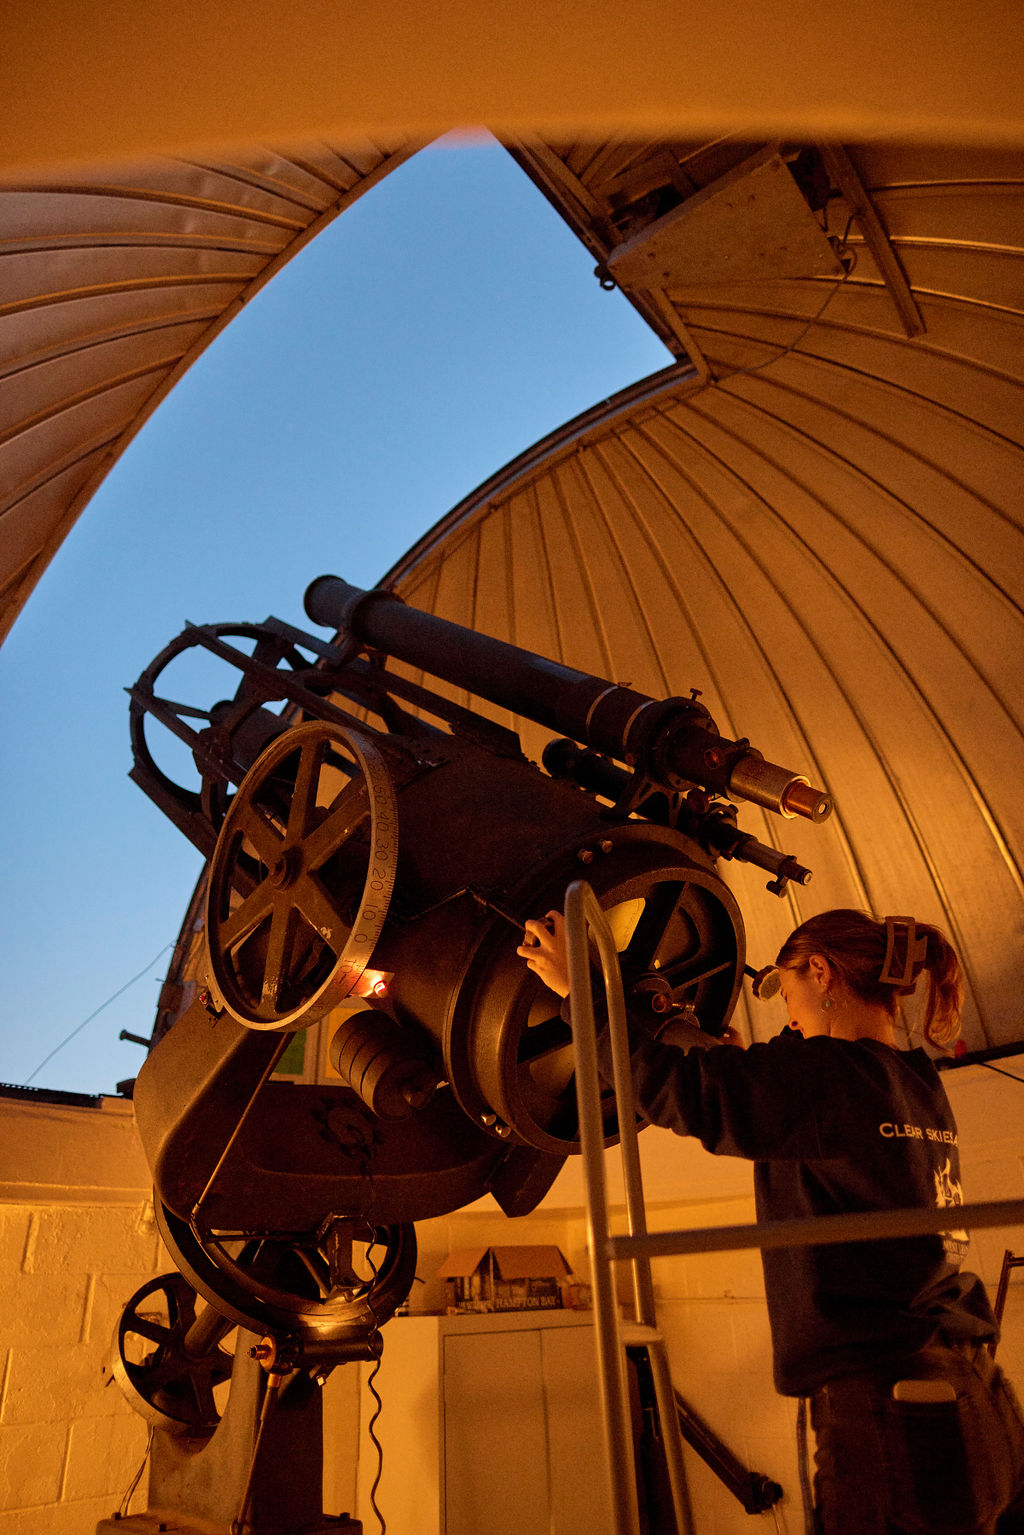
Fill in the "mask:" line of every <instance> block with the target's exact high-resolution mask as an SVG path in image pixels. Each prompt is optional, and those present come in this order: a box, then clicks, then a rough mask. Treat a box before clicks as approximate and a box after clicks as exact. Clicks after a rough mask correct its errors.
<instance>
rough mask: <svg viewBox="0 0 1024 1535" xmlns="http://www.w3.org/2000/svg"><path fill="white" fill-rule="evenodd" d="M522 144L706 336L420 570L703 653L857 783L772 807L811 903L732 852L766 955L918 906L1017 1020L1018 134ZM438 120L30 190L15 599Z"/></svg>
mask: <svg viewBox="0 0 1024 1535" xmlns="http://www.w3.org/2000/svg"><path fill="white" fill-rule="evenodd" d="M510 148H511V150H512V152H513V153H514V155H515V156H516V158H517V160H518V161H519V163H520V164H521V165H522V167H523V168H524V170H525V171H526V172H527V173H528V174H529V175H530V176H532V177H533V178H534V180H535V181H536V182H537V184H538V185H539V186H541V188H542V189H543V190H544V191H545V193H546V195H547V196H548V197H549V198H550V199H551V201H552V202H553V203H554V204H555V206H556V207H557V208H558V210H559V212H560V213H561V214H562V215H563V217H564V218H565V219H566V221H567V222H568V223H569V225H570V227H572V228H573V229H574V230H575V231H576V232H577V233H578V234H579V236H580V237H581V238H582V239H583V240H585V241H586V243H587V244H588V246H589V248H590V249H591V250H592V252H593V254H594V257H595V260H596V262H597V263H598V264H599V266H600V267H601V268H603V269H605V270H606V273H607V280H609V281H611V280H614V281H616V282H617V283H618V284H619V286H620V287H621V288H622V289H623V291H624V292H625V293H626V294H627V296H628V297H630V298H631V299H632V301H633V302H634V303H635V305H636V306H637V308H638V310H639V311H640V312H641V313H642V314H643V315H645V317H646V318H647V319H648V321H649V322H650V323H651V325H652V326H653V327H654V328H655V329H656V330H657V331H658V333H659V334H660V335H661V336H662V337H663V338H664V339H665V340H666V341H667V342H668V344H669V345H670V347H672V349H673V350H674V351H675V353H676V355H677V356H679V357H680V365H679V367H678V368H676V369H674V370H670V372H669V373H667V374H665V375H661V376H659V377H658V378H657V379H654V380H651V381H648V382H647V383H646V384H643V385H638V386H635V387H634V388H633V389H631V390H629V391H627V392H626V393H625V394H624V395H623V396H620V397H619V399H618V400H616V401H612V402H610V403H609V404H608V405H607V406H605V407H602V408H600V409H598V410H595V411H594V412H592V413H591V414H590V415H589V416H588V417H586V418H583V419H582V420H580V421H579V422H576V423H572V424H570V426H569V427H566V428H563V429H562V430H561V431H559V432H556V433H555V434H554V435H553V437H552V438H551V439H549V440H548V441H547V442H546V443H544V444H541V445H539V446H538V448H536V449H534V450H533V451H532V452H531V453H529V454H527V455H524V457H523V459H522V460H520V461H519V462H518V463H516V464H513V465H511V466H510V467H509V468H508V469H507V470H505V471H503V472H502V473H500V474H498V475H496V476H495V478H494V479H493V480H492V481H491V482H490V483H489V484H488V485H485V486H484V487H483V488H482V489H481V490H480V491H479V492H478V493H476V494H475V495H473V496H471V497H469V498H468V499H467V500H466V502H465V503H464V504H463V505H461V506H460V507H458V508H456V509H455V511H453V512H452V513H451V514H450V515H449V517H448V518H446V519H445V520H444V521H443V522H442V523H441V524H440V525H439V527H438V528H437V529H435V530H434V532H433V533H432V534H430V535H429V536H428V537H427V538H425V539H424V540H423V541H422V542H421V543H420V545H418V546H417V548H416V549H414V550H413V551H412V552H411V553H410V555H409V556H407V558H406V559H405V560H404V561H403V562H402V563H401V564H400V566H399V567H398V568H397V569H396V570H395V571H394V572H393V573H392V578H391V579H392V580H393V582H394V584H395V585H396V586H397V589H398V590H399V591H400V592H401V593H402V595H403V596H405V597H406V598H407V600H408V601H410V602H411V603H413V604H414V605H416V606H419V607H423V608H426V609H428V610H430V611H434V612H437V613H440V614H442V615H444V616H447V617H451V618H454V619H456V620H458V621H459V622H462V623H468V624H470V625H472V626H474V627H476V628H479V629H481V630H484V631H486V632H489V633H492V634H495V635H498V636H500V637H507V638H510V639H512V640H513V641H514V642H515V643H517V644H519V645H524V646H526V647H528V648H531V649H536V650H538V651H540V652H542V653H545V654H550V655H552V656H556V657H559V658H561V659H564V660H566V661H568V662H569V663H571V664H572V665H575V666H580V667H583V668H585V669H587V670H591V671H595V672H598V673H601V674H603V675H606V676H608V677H609V678H611V679H614V680H616V681H622V682H628V683H631V684H632V685H633V686H634V687H637V688H640V689H642V690H644V691H649V692H652V693H656V694H664V693H670V692H686V691H688V690H689V689H690V688H691V687H698V688H701V689H702V690H703V693H704V698H705V702H707V704H708V705H709V707H710V709H711V711H712V713H713V714H714V715H715V716H716V718H717V721H718V724H719V726H720V728H721V729H722V730H723V731H724V732H725V733H727V734H738V735H746V736H749V737H750V738H751V740H752V741H753V742H754V744H755V745H757V746H758V747H759V748H760V749H761V750H762V751H764V753H765V754H766V755H767V756H769V757H771V758H773V759H774V760H776V761H779V762H782V763H784V764H785V765H787V766H791V767H794V768H797V769H799V770H803V771H806V772H807V773H808V775H809V776H810V777H811V778H812V779H814V780H816V781H818V782H821V783H823V784H825V785H826V786H827V787H828V788H829V789H830V790H831V791H832V792H833V793H834V795H835V797H836V801H837V804H838V811H837V814H836V816H835V817H834V818H833V820H832V822H831V823H829V825H828V826H826V827H825V828H817V829H816V828H811V827H809V826H807V825H805V824H804V823H797V822H780V821H778V820H777V819H775V818H771V817H765V816H761V815H760V813H759V812H756V811H754V810H752V809H747V810H745V811H743V812H742V813H741V824H742V825H744V826H745V828H746V829H748V830H751V831H754V832H755V833H756V834H757V835H759V836H761V837H762V838H764V839H765V840H769V841H775V842H776V843H778V844H780V845H782V846H784V847H785V848H787V849H788V850H791V851H793V852H794V853H796V854H797V856H798V857H800V858H801V860H802V861H804V862H806V863H808V864H810V865H811V866H812V868H813V869H814V871H815V878H814V882H813V883H812V884H811V885H810V886H809V887H807V889H806V890H801V891H796V892H791V893H790V895H789V897H788V898H787V899H786V901H784V902H779V901H776V900H775V899H774V898H773V897H771V896H769V895H766V894H765V893H764V891H763V889H762V885H763V878H761V877H757V876H755V874H754V873H753V871H751V870H748V869H742V868H739V867H735V866H734V867H732V868H731V869H730V870H729V871H728V872H729V878H730V880H731V882H732V883H733V884H734V886H735V888H736V889H737V892H738V894H739V896H740V899H741V903H742V906H743V909H744V913H745V916H746V919H747V922H748V929H749V948H750V954H751V957H752V959H753V960H754V961H755V962H756V963H758V964H759V963H762V962H764V961H765V960H767V959H770V958H771V957H772V955H773V954H774V953H775V950H776V948H777V946H778V943H779V941H780V939H781V938H782V937H783V936H784V934H785V933H786V932H787V931H788V929H789V928H790V926H791V925H792V923H793V921H794V920H795V919H797V918H799V917H802V916H805V915H807V914H809V913H810V912H812V911H814V910H817V909H820V908H821V907H823V906H829V905H836V904H854V905H864V906H868V907H871V908H872V909H874V910H875V911H876V912H879V913H880V914H884V913H885V912H891V911H896V912H903V911H910V912H913V913H914V914H915V915H917V916H919V917H921V918H930V919H932V920H936V921H938V922H940V923H942V924H943V925H944V926H946V927H947V928H948V929H949V931H950V932H951V934H952V936H953V938H954V941H955V942H956V943H957V945H958V947H959V948H960V950H961V952H962V954H963V955H964V957H965V960H966V965H967V970H968V977H969V985H970V999H969V1008H968V1016H967V1027H966V1035H967V1041H968V1044H969V1045H970V1046H971V1047H972V1048H983V1047H986V1046H990V1045H995V1044H999V1043H1001V1042H1006V1041H1012V1040H1017V1039H1020V1038H1021V1037H1022V1034H1024V1030H1022V1027H1021V1023H1020V1015H1019V1003H1018V998H1017V989H1018V984H1019V983H1018V979H1017V978H1018V975H1019V973H1020V969H1021V961H1022V958H1024V955H1022V937H1024V899H1022V889H1024V880H1022V874H1021V864H1022V850H1024V812H1022V810H1021V805H1020V795H1019V791H1018V789H1017V778H1018V775H1019V764H1020V762H1021V760H1022V758H1024V751H1022V748H1024V738H1022V714H1024V685H1022V665H1021V662H1022V658H1024V625H1022V594H1024V593H1022V589H1024V536H1022V534H1024V530H1022V516H1021V511H1020V507H1021V495H1020V491H1021V480H1022V478H1024V455H1022V452H1021V428H1022V418H1024V412H1022V400H1024V393H1022V388H1021V385H1022V375H1024V230H1022V208H1024V199H1022V195H1021V194H1022V183H1024V162H1022V157H1021V155H1020V154H1019V153H1016V152H1011V151H1006V150H1000V151H995V150H993V151H987V150H983V149H970V150H958V149H953V148H950V147H928V146H895V145H892V144H879V143H875V144H872V145H870V146H867V147H863V146H862V147H858V146H847V148H846V149H843V148H841V147H840V146H837V145H828V146H820V147H819V148H817V149H811V148H805V149H803V150H802V151H799V152H798V149H797V148H793V149H786V148H785V147H784V146H781V145H778V144H771V145H766V144H759V143H749V142H746V143H745V142H740V141H739V140H736V139H727V140H717V141H715V142H713V143H704V144H696V143H694V144H683V143H672V142H668V141H664V142H661V141H659V142H649V143H643V144H641V143H629V144H622V143H618V142H608V143H597V142H591V143H588V144H586V145H561V144H557V143H554V142H542V141H539V140H536V139H531V140H529V141H526V140H523V141H517V142H515V143H513V144H511V145H510ZM408 152H409V146H408V145H405V144H393V145H390V146H385V145H372V146H363V149H362V150H361V151H359V152H358V153H356V152H354V151H352V150H351V149H349V150H345V152H344V153H342V152H341V151H335V150H333V149H332V150H329V151H328V150H325V149H324V148H323V146H321V147H320V149H319V150H317V151H316V152H315V153H314V152H310V154H308V155H306V156H304V157H303V156H295V155H292V156H287V157H286V156H277V155H271V154H269V153H264V154H257V153H256V152H254V153H253V155H252V156H251V157H250V158H248V159H244V158H242V159H235V160H234V161H233V162H232V163H231V164H230V165H228V164H212V163H211V164H207V165H198V164H195V163H189V164H185V163H182V162H176V161H167V162H164V163H163V165H162V166H161V167H153V168H151V170H150V171H149V172H147V174H146V176H145V177H143V178H140V177H137V176H132V175H128V174H126V173H121V174H120V176H119V177H118V178H117V179H116V180H114V181H109V182H105V183H103V184H99V183H98V182H97V181H96V179H95V178H93V179H92V180H91V181H88V182H87V181H85V180H84V179H82V180H79V181H74V182H72V181H68V180H67V179H66V178H65V179H64V180H62V181H61V182H60V183H59V184H58V183H56V182H54V183H52V184H46V185H43V184H41V183H35V184H33V185H32V186H28V185H25V184H22V185H20V186H17V187H8V188H7V189H5V190H3V191H0V210H3V213H4V223H3V229H4V245H3V252H4V261H3V263H2V265H0V284H2V292H0V336H2V339H3V343H4V344H3V349H2V354H0V355H2V356H3V357H4V359H5V362H4V365H3V366H4V369H5V375H6V378H7V387H6V388H5V398H6V400H7V402H8V403H7V404H6V406H5V407H4V410H5V425H4V428H3V433H2V436H0V493H2V494H0V517H2V523H0V526H2V527H3V529H4V540H3V547H2V553H0V593H2V600H3V603H4V605H5V614H6V617H5V621H4V626H5V627H6V626H8V625H9V623H10V622H11V620H12V619H13V616H14V614H15V613H16V612H17V610H18V607H19V606H20V604H21V602H22V601H24V598H25V596H26V595H27V593H28V592H29V590H30V589H31V586H32V584H33V583H34V581H35V580H36V579H37V578H38V575H39V574H40V573H41V571H42V569H43V568H44V566H45V563H46V561H47V559H48V558H49V557H50V555H51V554H52V552H53V550H54V549H55V548H56V547H57V545H58V544H59V542H60V539H61V538H62V537H63V536H64V533H65V532H66V531H67V529H68V527H69V526H70V525H71V522H72V521H73V519H74V517H75V516H76V515H77V513H78V512H79V511H80V510H81V508H82V506H83V505H84V504H85V501H86V500H87V499H88V496H89V495H90V494H91V492H92V490H93V489H94V488H95V486H96V485H97V484H98V483H99V481H100V479H101V478H102V476H103V474H104V473H105V472H106V469H107V468H108V467H109V465H110V464H111V463H112V462H113V460H114V459H115V458H116V456H117V454H118V453H119V452H120V450H121V448H122V447H123V446H124V444H125V443H126V442H127V441H128V440H129V438H130V437H131V435H132V434H133V433H134V432H135V431H136V430H137V429H138V427H139V425H140V423H141V422H142V421H143V420H144V419H145V418H146V416H147V415H148V413H149V412H150V411H151V410H152V408H153V407H154V405H155V403H156V402H157V401H158V400H159V399H160V398H162V396H163V394H164V393H166V391H167V389H168V388H169V387H170V386H171V384H172V383H173V381H174V380H175V379H176V378H177V377H178V376H180V374H181V372H182V371H183V370H184V368H185V367H187V365H188V362H189V361H190V360H191V359H192V358H193V357H194V356H195V355H196V354H197V353H198V351H199V350H201V349H202V347H203V346H204V345H205V344H206V343H207V342H208V341H209V339H211V337H212V336H213V335H214V334H216V332H217V331H218V330H219V329H220V328H221V326H222V325H223V324H224V323H226V321H227V319H228V318H229V317H230V315H231V314H232V313H234V312H235V311H236V310H237V308H238V307H239V306H240V304H241V303H242V302H244V299H245V297H246V296H247V294H248V293H250V292H252V291H253V288H254V287H255V286H256V285H258V284H260V283H262V282H263V281H265V280H266V279H267V277H268V276H269V275H271V274H272V272H273V271H275V270H277V268H278V267H279V266H280V265H281V264H282V263H283V261H284V260H286V259H287V257H288V256H289V255H290V254H291V253H292V252H293V251H294V250H295V249H297V248H298V247H299V245H301V244H302V243H303V242H304V241H305V240H306V239H308V238H309V237H310V235H311V234H312V233H314V232H315V231H316V230H317V229H318V228H319V227H321V226H322V224H323V223H324V222H326V220H327V219H329V218H331V217H333V216H334V215H335V214H336V213H337V212H339V211H340V210H341V209H342V208H344V206H346V204H347V203H348V202H349V201H351V200H352V199H353V198H354V197H355V196H356V195H358V193H359V192H361V191H362V190H364V189H365V188H366V187H367V186H368V185H370V184H371V183H372V182H373V181H374V180H375V179H378V178H379V177H380V176H381V175H383V174H385V173H386V171H387V170H388V169H389V168H390V167H391V166H392V165H394V164H396V163H398V161H399V160H400V159H402V158H404V156H405V155H406V154H407V153H408ZM687 359H689V360H692V365H691V361H689V360H687ZM339 542H340V544H343V537H342V530H339ZM524 737H525V741H526V744H527V748H528V750H529V751H530V753H531V755H538V754H539V750H540V745H541V741H540V740H539V739H538V737H537V734H536V732H535V731H532V730H531V729H530V728H527V729H526V730H525V731H524ZM752 1026H753V1028H754V1030H755V1032H761V1031H763V1030H764V1026H763V1025H762V1024H761V1023H759V1021H758V1020H757V1019H756V1018H755V1019H753V1020H752ZM772 1027H773V1028H774V1023H773V1025H772Z"/></svg>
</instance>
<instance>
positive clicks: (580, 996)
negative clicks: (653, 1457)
mask: <svg viewBox="0 0 1024 1535" xmlns="http://www.w3.org/2000/svg"><path fill="white" fill-rule="evenodd" d="M565 926H566V946H567V953H568V967H569V985H570V994H571V996H572V998H573V1004H572V1017H571V1023H572V1031H573V1043H574V1046H575V1051H576V1095H577V1102H578V1105H579V1126H580V1149H581V1155H582V1160H583V1177H584V1188H585V1195H586V1203H587V1237H588V1244H589V1248H590V1259H591V1265H592V1276H591V1277H592V1281H593V1294H594V1324H595V1336H596V1342H597V1356H598V1379H599V1385H600V1392H601V1410H602V1421H603V1426H604V1432H605V1444H606V1450H607V1458H608V1468H609V1484H610V1493H611V1500H612V1512H613V1518H614V1522H615V1530H616V1535H639V1529H640V1525H639V1511H638V1504H637V1492H636V1477H635V1468H634V1465H633V1450H632V1426H631V1421H630V1414H629V1401H628V1396H627V1387H626V1356H625V1349H626V1344H627V1342H630V1343H642V1344H643V1345H644V1346H645V1347H646V1348H647V1350H648V1352H649V1356H650V1360H651V1368H652V1373H653V1376H654V1382H655V1390H656V1393H657V1401H658V1411H659V1415H660V1418H661V1426H662V1432H663V1434H664V1442H665V1453H666V1458H667V1461H668V1469H669V1479H670V1483H671V1488H672V1499H673V1505H674V1509H675V1516H676V1524H677V1527H678V1529H679V1532H680V1535H693V1532H694V1526H693V1519H692V1514H691V1512H690V1505H689V1495H688V1492H687V1487H686V1475H685V1468H684V1465H683V1454H682V1441H681V1438H680V1435H679V1429H678V1422H677V1418H676V1412H675V1404H674V1398H673V1388H672V1382H671V1378H670V1375H669V1368H668V1354H667V1350H666V1347H665V1342H664V1339H663V1338H662V1336H661V1334H660V1332H659V1331H658V1326H657V1316H656V1312H655V1305H654V1288H653V1284H652V1281H651V1267H650V1264H651V1259H652V1258H653V1257H667V1256H671V1255H681V1254H684V1253H697V1252H713V1251H715V1252H724V1251H738V1250H740V1249H743V1248H751V1247H758V1248H766V1247H803V1246H808V1245H810V1244H811V1243H814V1244H821V1243H830V1242H851V1241H863V1240H864V1239H866V1238H873V1237H883V1238H884V1237H895V1236H917V1235H920V1234H922V1233H925V1232H930V1231H941V1230H943V1229H945V1227H946V1226H948V1224H949V1210H948V1209H935V1210H925V1209H921V1210H914V1209H911V1210H879V1211H863V1212H856V1213H854V1214H849V1215H824V1216H815V1217H813V1218H809V1219H797V1220H781V1221H766V1222H761V1223H756V1224H754V1225H744V1226H717V1227H708V1228H699V1229H697V1230H694V1231H668V1232H657V1233H654V1234H651V1233H649V1232H648V1230H647V1219H646V1210H645V1205H644V1194H643V1182H642V1175H641V1170H640V1157H639V1148H638V1142H637V1128H636V1109H635V1105H634V1100H633V1085H632V1080H631V1076H630V1069H629V1038H628V1032H627V1023H626V1003H625V995H624V992H623V987H622V980H621V976H620V974H619V965H618V955H617V953H616V950H615V942H614V939H613V938H612V933H611V929H610V928H609V926H608V922H607V920H606V918H605V916H604V913H603V911H602V910H601V907H600V905H599V904H598V901H597V897H596V896H595V895H594V892H593V890H592V889H591V888H590V886H589V885H588V884H587V882H586V881H585V880H576V881H574V882H573V884H571V885H570V886H569V888H568V890H567V892H566V897H565ZM591 940H593V945H594V947H596V950H597V957H598V959H599V962H600V967H601V976H602V980H603V984H604V988H605V994H606V1001H607V1008H608V1024H609V1034H610V1041H611V1050H612V1062H613V1067H614V1078H615V1099H616V1104H617V1109H618V1126H619V1150H620V1155H621V1159H622V1171H623V1181H624V1184H625V1195H626V1221H627V1235H625V1236H613V1235H612V1234H611V1231H610V1229H609V1215H608V1195H607V1183H606V1179H605V1167H604V1130H603V1122H602V1116H601V1088H600V1080H599V1074H598V1062H597V1042H596V1026H595V1019H594V998H593V982H592V977H591V962H592V948H591ZM956 1217H957V1224H958V1225H960V1226H963V1227H965V1228H971V1227H983V1226H1009V1225H1017V1224H1024V1199H1005V1200H992V1201H988V1202H982V1203H978V1204H968V1205H960V1206H958V1207H957V1211H956ZM617 1260H618V1261H628V1262H629V1263H630V1265H631V1267H632V1278H633V1293H634V1304H635V1313H636V1322H637V1326H636V1327H632V1328H630V1329H629V1335H628V1337H627V1336H626V1334H625V1332H624V1329H623V1326H622V1322H621V1319H620V1316H619V1309H618V1302H617V1297H616V1291H615V1284H614V1279H613V1275H612V1264H613V1263H614V1262H616V1261H617Z"/></svg>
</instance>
